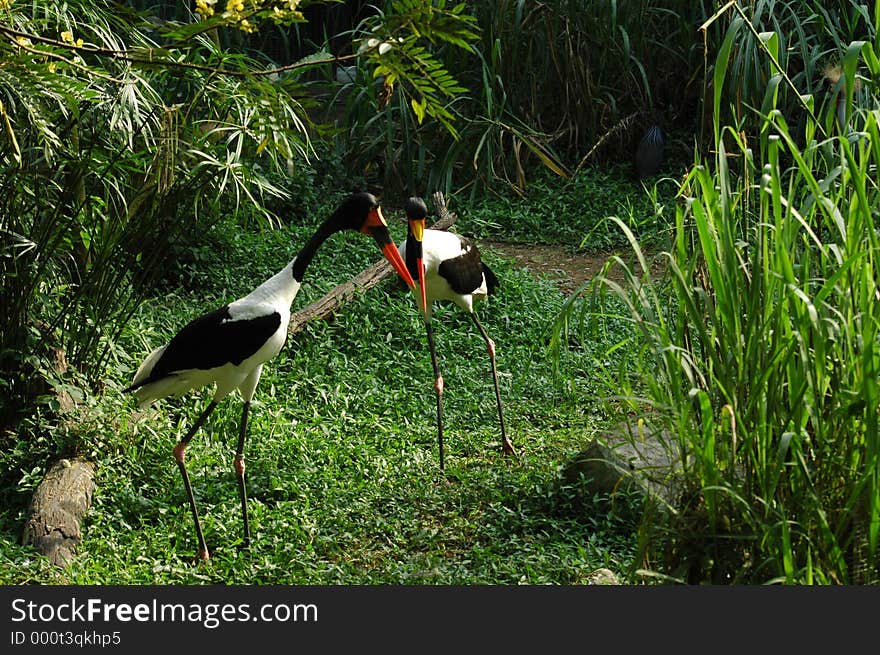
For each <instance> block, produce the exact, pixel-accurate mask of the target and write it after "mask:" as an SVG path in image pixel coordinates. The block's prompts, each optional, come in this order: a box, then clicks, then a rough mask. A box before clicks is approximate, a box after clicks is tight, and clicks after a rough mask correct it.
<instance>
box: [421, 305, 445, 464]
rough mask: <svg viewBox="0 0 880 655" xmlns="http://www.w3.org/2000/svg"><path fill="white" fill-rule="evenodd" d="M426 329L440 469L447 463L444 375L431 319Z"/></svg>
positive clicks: (428, 320)
mask: <svg viewBox="0 0 880 655" xmlns="http://www.w3.org/2000/svg"><path fill="white" fill-rule="evenodd" d="M425 330H426V331H427V332H428V347H429V348H430V349H431V365H432V366H433V367H434V392H435V395H436V397H437V443H438V444H439V446H440V470H441V471H442V470H443V467H444V465H445V462H444V458H443V376H442V375H440V366H439V365H438V364H437V350H436V349H435V348H434V331H433V330H432V329H431V320H430V319H427V320H426V321H425Z"/></svg>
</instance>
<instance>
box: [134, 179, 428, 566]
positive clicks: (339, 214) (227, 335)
mask: <svg viewBox="0 0 880 655" xmlns="http://www.w3.org/2000/svg"><path fill="white" fill-rule="evenodd" d="M344 230H354V231H358V232H362V233H364V234H368V235H370V236H372V237H373V239H374V240H375V242H376V244H377V245H378V246H379V248H380V249H381V250H382V254H383V255H384V256H385V258H386V259H387V260H388V261H389V262H390V263H391V265H392V266H393V267H394V269H395V270H396V271H397V273H398V275H400V277H401V278H403V280H404V282H406V284H407V285H408V286H409V287H411V288H412V287H414V284H415V283H414V281H413V279H412V277H411V276H410V274H409V272H408V270H407V268H406V265H405V264H404V262H403V259H402V258H401V256H400V254H399V251H398V249H397V246H396V244H395V243H394V241H393V240H392V239H391V234H390V232H389V230H388V225H387V223H386V222H385V218H384V217H383V215H382V210H381V207H380V206H379V202H378V201H377V200H376V198H375V197H374V196H373V195H372V194H369V193H355V194H352V195H351V196H349V197H348V198H347V199H346V200H344V201H343V202H342V203H341V204H340V205H339V207H338V208H337V209H336V210H335V211H334V212H333V213H332V215H331V216H330V217H329V218H328V219H327V220H325V221H324V222H323V223H322V224H321V225H320V226H319V227H318V229H317V230H316V231H315V233H314V234H313V235H312V237H311V238H310V239H309V241H308V242H307V243H306V244H305V246H303V248H302V249H301V250H300V251H299V253H297V255H296V257H295V258H294V259H293V260H292V261H291V262H290V263H289V264H287V266H285V267H284V269H283V270H281V271H280V272H278V273H277V274H276V275H274V276H272V277H271V278H269V279H268V280H266V281H265V282H263V284H261V285H260V286H258V287H257V288H256V289H254V290H253V291H252V292H251V293H249V294H248V295H247V296H245V297H243V298H239V299H238V300H235V301H234V302H231V303H229V304H228V305H224V306H223V307H220V308H219V309H216V310H214V311H212V312H208V313H207V314H203V315H202V316H199V317H197V318H195V319H193V320H192V321H190V322H189V323H188V324H187V325H185V326H184V327H183V328H182V329H181V330H180V331H179V332H178V333H177V334H176V335H175V336H174V337H173V338H172V339H171V341H169V342H168V344H166V345H164V346H160V347H159V348H156V349H155V350H154V351H153V352H151V353H150V354H149V355H148V356H147V358H146V359H145V360H144V362H143V363H142V364H141V365H140V367H139V368H138V370H137V372H136V373H135V375H134V379H133V380H132V382H131V385H130V386H128V387H127V388H126V389H124V390H123V391H124V392H133V393H134V396H135V398H136V399H137V401H138V403H139V404H140V406H141V407H144V406H146V405H149V404H150V403H152V402H153V401H156V400H160V399H162V398H165V397H168V396H180V395H182V394H185V393H186V392H188V391H190V390H193V389H198V388H200V387H203V386H206V385H209V384H212V383H213V384H215V385H216V388H215V391H214V395H213V397H212V399H211V401H210V403H208V406H207V407H206V408H205V409H204V410H203V411H202V413H201V414H200V415H199V417H198V418H197V419H196V421H195V423H194V424H193V425H192V427H191V428H190V429H189V431H188V432H187V433H186V434H185V435H184V437H183V439H181V440H180V442H179V443H178V444H177V445H176V446H175V447H174V451H173V452H174V458H175V460H176V461H177V465H178V467H179V468H180V474H181V476H182V478H183V486H184V487H185V489H186V495H187V497H188V499H189V505H190V510H191V511H192V516H193V521H194V523H195V528H196V537H197V539H198V547H199V557H201V559H202V560H208V559H209V557H210V555H209V553H208V547H207V545H206V544H205V537H204V534H203V532H202V526H201V523H200V522H199V514H198V511H197V509H196V501H195V497H194V496H193V491H192V485H191V484H190V479H189V475H188V474H187V469H186V463H185V461H186V448H187V446H188V445H189V442H190V440H191V439H192V438H193V436H194V435H195V434H196V432H197V431H198V429H199V428H200V427H201V426H202V424H203V423H204V422H205V420H206V419H207V418H208V416H209V415H210V414H211V412H213V411H214V409H215V408H216V407H217V404H218V403H219V402H220V401H222V400H223V399H224V398H225V397H226V396H228V395H229V394H230V393H232V392H233V391H234V390H236V389H238V391H239V392H240V394H241V397H242V400H243V402H244V406H243V408H242V413H241V423H240V426H239V434H238V446H237V448H236V452H235V460H234V468H235V475H236V477H237V479H238V490H239V495H240V498H241V511H242V517H243V524H244V544H245V545H248V544H249V543H250V524H249V522H248V511H247V491H246V488H245V476H244V473H245V464H244V447H245V439H246V436H247V425H248V413H249V411H250V404H251V400H252V399H253V396H254V392H255V390H256V388H257V383H258V382H259V381H260V374H261V373H262V371H263V364H265V363H266V362H267V361H269V360H270V359H272V358H273V357H275V356H276V355H277V354H278V353H279V352H280V351H281V349H282V347H283V346H284V344H285V343H286V341H287V326H288V323H289V321H290V307H291V305H292V304H293V300H294V298H296V295H297V293H298V292H299V289H300V286H301V284H302V280H303V276H304V275H305V272H306V268H307V267H308V266H309V264H310V263H311V261H312V258H313V257H314V256H315V253H316V252H317V251H318V249H319V248H320V247H321V245H322V244H323V243H324V242H325V241H326V240H327V239H328V238H329V237H330V236H332V235H333V234H335V233H337V232H342V231H344Z"/></svg>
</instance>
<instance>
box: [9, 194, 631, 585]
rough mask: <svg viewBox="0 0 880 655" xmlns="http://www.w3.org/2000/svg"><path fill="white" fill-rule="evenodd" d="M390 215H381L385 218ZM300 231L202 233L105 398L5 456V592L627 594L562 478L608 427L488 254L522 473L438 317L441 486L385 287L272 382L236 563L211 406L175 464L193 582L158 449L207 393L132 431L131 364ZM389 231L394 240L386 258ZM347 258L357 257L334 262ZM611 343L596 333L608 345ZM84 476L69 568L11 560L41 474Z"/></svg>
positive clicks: (302, 339) (29, 434) (346, 272)
mask: <svg viewBox="0 0 880 655" xmlns="http://www.w3.org/2000/svg"><path fill="white" fill-rule="evenodd" d="M389 213H390V212H389ZM312 228H313V224H306V225H300V226H297V227H284V228H281V229H278V230H275V231H266V232H263V233H258V232H243V231H241V230H240V229H239V228H236V227H235V225H234V224H232V222H226V223H223V224H220V225H218V226H217V227H216V228H215V229H214V230H213V232H212V233H211V234H208V235H205V238H204V242H205V244H206V245H204V246H202V247H200V248H199V249H197V250H196V251H194V252H193V253H192V260H193V261H194V262H196V263H197V264H198V265H197V266H196V267H184V266H182V265H181V267H179V270H177V271H176V272H175V280H176V285H175V286H173V287H172V288H171V290H169V292H168V294H167V295H166V296H164V297H161V298H157V299H156V300H154V301H151V302H148V303H147V304H145V305H144V306H142V307H141V309H140V311H139V312H138V314H137V315H136V316H135V318H134V320H132V322H131V324H130V325H129V328H128V330H127V331H126V333H125V334H124V335H123V337H122V338H121V339H120V340H119V342H118V343H117V344H116V347H115V350H114V357H115V359H114V360H113V362H112V373H111V374H110V375H108V377H107V379H106V380H105V383H106V388H105V390H104V392H103V394H101V395H100V396H97V397H92V396H88V395H87V396H86V399H85V401H84V402H83V404H82V405H81V406H80V408H79V409H78V410H77V411H76V412H75V416H74V417H73V418H74V420H65V419H64V418H63V417H62V418H61V419H59V420H56V419H53V418H50V416H51V415H50V414H48V413H47V412H45V411H41V412H39V413H38V414H36V415H35V416H34V417H33V418H32V419H31V420H30V421H29V422H28V423H27V424H26V425H24V426H23V427H22V431H21V432H20V434H19V436H18V437H17V439H13V438H11V437H10V440H11V443H10V444H9V446H10V447H9V448H8V449H7V448H4V449H3V450H4V455H3V461H2V464H4V465H5V467H6V468H7V471H8V472H7V474H6V476H5V478H4V484H3V487H2V489H3V491H2V500H3V507H4V509H3V510H2V512H0V534H2V535H3V539H2V542H0V562H2V566H0V571H2V574H0V582H2V583H5V584H16V583H24V582H38V583H46V584H55V583H74V584H177V583H203V582H215V583H230V584H232V583H240V584H246V583H253V584H270V583H272V584H366V583H379V584H385V583H393V584H410V583H413V584H415V583H427V584H484V583H499V584H517V583H555V584H570V583H577V582H579V581H581V580H583V578H584V577H585V576H586V575H587V574H588V573H590V572H591V571H593V570H594V569H596V568H598V567H602V566H604V567H608V568H611V569H613V570H615V571H617V572H619V573H620V574H625V572H626V571H627V570H628V569H629V567H630V565H631V561H632V557H633V553H634V552H635V550H636V544H635V537H634V534H633V525H631V524H629V523H627V521H626V520H625V519H623V518H619V517H617V516H615V515H613V514H609V513H607V511H606V510H603V509H601V507H602V505H601V504H600V503H599V502H597V501H598V499H594V498H592V497H590V495H589V494H588V492H587V491H586V487H585V485H584V484H580V483H575V484H572V483H568V482H565V481H564V478H563V476H562V475H561V471H562V469H563V468H564V467H565V466H566V464H567V463H568V461H569V460H570V459H571V458H572V457H573V456H574V455H575V454H576V453H577V452H579V451H580V450H582V449H583V448H584V447H585V445H586V444H587V443H588V442H589V440H590V439H591V437H592V436H593V435H594V434H595V431H596V430H597V429H599V428H601V427H604V423H605V420H606V419H605V417H604V416H603V415H602V413H601V409H600V408H599V407H598V404H595V403H594V401H593V398H592V394H591V384H592V383H591V377H590V376H591V373H590V371H591V369H592V361H593V359H594V358H595V357H597V356H599V355H600V354H601V352H602V348H603V347H604V345H603V344H601V343H597V344H594V350H589V349H583V350H581V351H579V352H578V353H569V354H567V355H566V357H565V359H564V360H563V364H562V366H563V368H564V373H567V379H569V380H576V384H577V385H578V393H577V394H573V393H571V389H572V387H571V386H570V385H565V384H560V383H559V381H558V378H555V377H554V376H553V373H552V368H551V364H550V361H549V359H548V358H547V357H546V356H545V352H546V350H545V348H546V344H545V339H546V328H547V326H548V322H549V321H550V320H551V319H552V317H553V316H554V315H555V314H556V313H557V312H558V311H559V309H560V308H561V306H562V303H563V301H564V298H563V296H562V295H561V294H560V293H559V292H558V291H556V289H555V287H553V286H552V283H551V282H549V281H548V280H536V279H534V278H532V277H531V276H530V275H529V274H528V273H526V272H523V271H521V270H518V269H516V268H515V267H514V266H513V263H512V262H511V261H508V260H506V259H503V258H501V257H499V256H497V255H495V254H494V253H492V252H491V251H490V252H487V253H485V254H484V256H485V258H486V259H487V261H488V262H489V263H490V265H492V267H493V269H494V270H495V271H496V272H497V273H498V275H499V277H500V278H501V281H502V285H503V287H502V290H501V292H500V294H499V295H497V296H493V297H492V298H491V299H490V300H489V302H488V303H486V304H484V305H482V306H481V307H480V309H479V313H480V316H481V320H482V322H483V324H484V325H485V326H486V327H487V329H488V330H489V331H490V333H491V334H492V335H493V337H494V338H495V341H496V343H497V345H498V365H499V370H500V373H501V386H502V395H503V399H504V403H505V410H506V413H505V418H506V419H507V423H508V431H509V435H510V436H511V439H512V440H513V442H514V444H515V446H516V447H517V448H518V450H519V451H520V457H519V459H516V460H512V461H506V460H505V459H504V457H503V456H502V455H501V448H500V438H499V431H498V426H497V415H496V412H495V406H494V398H493V392H492V383H491V376H490V374H489V368H488V357H487V356H486V354H485V348H484V345H483V343H482V340H481V339H480V338H479V335H478V334H477V332H476V330H475V328H474V327H473V326H472V324H471V322H470V320H469V319H468V318H467V317H466V316H464V315H463V314H461V313H460V312H458V311H457V310H456V309H454V308H453V307H451V306H449V307H446V306H442V307H440V308H438V310H437V311H436V313H435V335H436V339H437V347H438V350H439V355H440V359H441V366H442V368H443V374H444V377H445V380H446V393H445V394H444V409H445V419H446V426H447V470H446V474H445V475H443V474H441V472H440V470H439V467H438V461H437V443H436V429H435V415H434V398H433V387H432V379H433V375H432V372H431V365H430V358H429V356H428V350H427V345H426V340H425V336H424V328H423V325H422V323H421V321H420V319H419V317H418V315H417V312H416V310H415V305H414V302H413V300H412V299H411V298H410V297H408V296H407V295H406V294H405V293H404V291H403V290H401V288H400V285H399V284H398V283H397V281H396V280H388V281H386V282H384V283H382V284H381V285H379V286H378V287H376V288H374V289H372V290H370V291H369V292H367V293H365V294H363V295H361V296H359V297H358V298H357V299H356V300H355V301H354V302H352V303H351V304H349V305H347V306H346V307H345V308H344V309H343V310H342V311H341V312H340V313H339V314H338V315H337V316H336V317H335V319H334V320H333V321H331V322H314V323H312V324H310V325H309V326H308V327H307V328H306V329H305V330H304V331H302V332H300V333H299V334H297V335H295V336H294V337H292V338H291V339H290V341H289V342H288V344H287V346H286V348H285V349H284V350H283V351H282V353H281V354H280V355H279V356H278V357H277V358H276V359H275V360H273V361H272V362H270V364H269V365H268V366H267V367H266V368H265V370H264V373H263V377H262V380H261V382H260V385H259V387H258V390H257V395H256V398H255V401H254V404H253V408H252V412H251V423H250V432H249V441H248V446H247V451H246V453H247V456H246V461H247V471H248V488H249V493H250V498H251V501H250V511H251V522H252V531H253V540H252V545H251V547H250V549H248V550H243V549H240V548H239V546H240V541H241V513H240V507H239V500H238V492H237V488H236V483H235V478H234V474H233V468H232V458H233V454H234V448H235V439H236V436H237V425H238V419H239V412H240V410H241V403H240V402H238V398H237V396H233V397H232V398H229V399H227V400H226V401H224V402H223V403H222V404H221V405H220V407H219V408H218V410H217V411H216V412H215V413H214V414H213V416H212V417H211V419H210V420H209V421H208V423H207V425H206V427H205V428H204V429H203V430H202V431H200V432H199V434H198V435H197V437H196V438H195V439H194V440H193V442H192V443H191V446H190V448H189V449H188V450H187V461H188V466H189V469H190V472H191V476H192V479H193V484H194V488H195V493H196V497H197V500H198V503H199V508H200V514H201V517H202V520H203V525H204V528H205V531H206V539H207V542H208V546H209V548H210V549H211V550H212V554H213V562H212V564H211V565H210V566H194V565H193V558H194V554H195V550H196V549H195V536H194V530H193V526H192V519H191V517H190V514H189V509H188V507H187V505H186V497H185V494H184V491H183V485H182V482H181V480H180V476H179V472H178V470H177V467H176V466H175V464H174V460H173V458H172V456H171V448H172V447H173V445H174V444H175V443H176V441H177V440H178V439H179V438H180V437H181V436H182V434H183V433H184V432H185V431H186V430H187V428H188V426H189V425H190V424H191V422H192V420H193V418H194V416H195V415H196V414H197V412H199V411H200V410H201V408H202V407H204V405H205V404H206V403H207V401H208V400H209V398H210V393H209V390H208V389H205V390H203V391H201V392H195V393H193V394H191V395H189V396H188V397H186V398H183V399H179V400H166V401H163V402H161V403H159V404H158V405H156V406H154V407H153V408H150V409H147V410H145V411H142V412H141V411H138V410H136V409H135V407H134V403H133V400H132V399H131V398H130V397H123V396H122V395H121V394H120V392H119V390H120V389H121V388H122V387H123V386H124V385H125V384H127V382H128V381H129V379H130V377H131V375H132V373H133V371H134V369H135V368H136V366H137V365H138V363H139V361H140V360H141V359H142V358H143V356H145V354H146V353H147V352H149V350H150V349H151V348H152V347H155V346H156V345H159V344H160V343H163V342H164V341H165V340H167V339H168V338H169V337H170V336H171V335H172V334H173V333H174V332H175V331H176V330H177V329H179V328H180V327H181V326H182V325H183V324H184V323H185V322H186V321H187V320H189V319H190V318H192V317H193V316H195V315H196V314H197V313H199V312H201V311H205V310H208V309H212V308H214V307H215V306H217V305H218V304H220V303H223V302H227V301H229V300H231V299H233V298H235V297H238V296H240V295H241V294H243V293H245V292H247V291H248V290H249V289H251V288H252V287H253V286H255V285H256V284H257V283H259V282H260V281H262V280H263V279H265V278H266V277H267V276H268V275H270V274H271V273H273V272H275V271H276V270H278V269H280V268H281V267H282V266H283V265H284V264H285V263H286V261H287V260H288V259H289V258H290V257H291V256H292V254H293V252H294V251H295V249H296V248H297V247H298V245H299V244H301V243H303V242H304V241H305V238H306V235H307V234H308V233H309V231H310V230H311V229H312ZM402 229H403V227H402V225H401V224H399V223H397V222H394V221H392V231H393V235H394V237H395V239H396V240H397V241H398V242H400V241H401V240H402V239H403V238H404V234H402V232H401V231H402ZM343 244H345V245H346V246H351V248H352V250H353V254H352V255H351V256H350V257H344V258H343V257H340V256H338V254H337V253H336V249H337V248H338V247H341V246H342V245H343ZM377 255H378V253H377V252H376V251H375V247H374V246H372V245H371V244H370V243H368V241H367V240H366V239H365V238H364V237H363V236H362V235H354V234H352V235H347V234H344V235H337V236H335V237H333V239H332V240H331V241H330V242H329V243H328V244H327V245H326V246H325V248H324V249H323V250H322V251H320V252H319V253H318V256H317V257H316V259H315V261H314V262H313V263H312V265H311V267H310V269H309V271H308V272H307V277H306V281H305V284H304V286H303V288H302V290H301V293H300V295H299V296H298V298H297V299H296V302H295V303H294V311H295V310H296V309H298V308H302V307H304V306H305V305H306V304H308V303H309V302H311V301H312V300H315V299H317V298H318V297H320V296H321V295H322V294H323V293H325V292H326V291H328V290H329V289H330V288H332V287H333V286H334V285H335V284H338V283H340V282H342V281H344V280H346V279H348V278H349V277H351V276H352V275H354V274H356V273H357V272H359V271H360V270H361V269H362V268H363V267H365V266H366V265H368V264H370V263H372V262H373V261H375V260H376V259H377V258H378V257H377ZM619 339H620V336H619V335H610V336H609V343H612V342H615V341H618V340H619ZM72 450H76V451H78V452H82V453H84V454H85V455H87V456H89V457H90V458H92V459H93V460H94V461H96V462H97V464H98V471H97V489H96V492H95V495H94V501H93V505H92V507H91V509H90V510H89V512H88V514H87V516H86V519H85V522H84V525H83V536H84V539H83V543H82V546H81V549H80V554H79V556H78V557H77V558H76V559H75V561H74V562H73V563H72V564H71V565H70V567H69V568H68V569H66V570H65V571H60V570H55V569H53V568H52V567H50V566H47V565H46V563H45V562H44V561H43V560H42V558H39V557H37V556H36V555H35V553H34V551H33V550H32V549H30V548H24V547H21V546H19V545H17V542H18V539H19V535H20V529H21V525H22V523H23V520H24V516H25V511H26V504H27V501H28V498H29V495H30V493H31V491H32V490H33V488H34V487H35V485H36V484H37V483H38V482H39V479H40V477H41V474H42V472H43V468H44V467H45V466H46V465H47V464H48V462H49V460H50V458H51V457H52V456H55V455H57V454H58V453H61V454H69V453H70V452H71V451H72Z"/></svg>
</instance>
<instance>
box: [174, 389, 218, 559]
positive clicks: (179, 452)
mask: <svg viewBox="0 0 880 655" xmlns="http://www.w3.org/2000/svg"><path fill="white" fill-rule="evenodd" d="M216 407H217V403H216V402H214V401H213V400H212V401H211V402H210V403H208V406H207V407H206V408H205V411H203V412H202V413H201V415H200V416H199V418H197V419H196V422H195V423H193V426H192V427H191V428H190V429H189V432H187V433H186V435H185V436H184V437H183V439H181V440H180V442H178V444H177V445H176V446H174V459H176V460H177V466H178V467H179V468H180V475H181V476H182V477H183V486H184V488H186V495H187V497H188V498H189V508H190V509H191V510H192V515H193V521H194V522H195V524H196V537H197V538H198V540H199V557H201V558H202V559H203V560H207V559H208V558H209V557H210V555H209V554H208V546H207V544H205V535H204V534H203V533H202V524H201V523H200V522H199V512H198V510H197V509H196V498H195V496H194V495H193V490H192V484H190V481H189V474H188V473H187V472H186V464H185V460H186V447H187V446H188V445H189V442H190V440H191V439H192V438H193V436H194V435H195V433H196V432H198V430H199V428H200V427H202V424H203V423H204V422H205V419H207V418H208V416H209V415H210V414H211V412H213V411H214V409H215V408H216Z"/></svg>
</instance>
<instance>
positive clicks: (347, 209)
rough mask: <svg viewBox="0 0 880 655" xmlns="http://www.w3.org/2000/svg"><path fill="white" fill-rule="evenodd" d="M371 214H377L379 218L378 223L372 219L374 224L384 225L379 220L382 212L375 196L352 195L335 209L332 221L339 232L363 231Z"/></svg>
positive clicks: (370, 194)
mask: <svg viewBox="0 0 880 655" xmlns="http://www.w3.org/2000/svg"><path fill="white" fill-rule="evenodd" d="M371 214H378V216H379V217H380V221H377V220H376V219H375V218H373V222H374V223H378V222H381V223H383V224H384V222H385V221H384V220H383V219H381V216H382V211H381V209H380V208H379V201H378V200H377V199H376V196H374V195H373V194H372V193H366V192H361V193H353V194H351V195H350V196H348V198H346V199H345V200H343V201H342V204H340V205H339V207H337V208H336V211H335V212H333V217H332V220H333V222H334V224H335V226H336V227H337V228H338V229H340V230H357V231H363V230H364V227H365V226H366V224H367V223H368V222H369V221H370V218H371V216H370V215H371Z"/></svg>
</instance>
